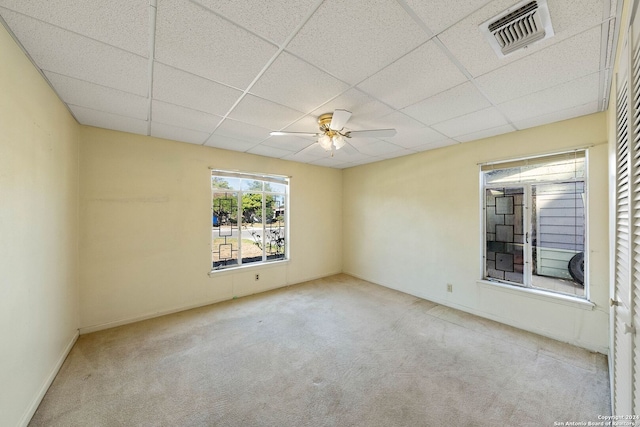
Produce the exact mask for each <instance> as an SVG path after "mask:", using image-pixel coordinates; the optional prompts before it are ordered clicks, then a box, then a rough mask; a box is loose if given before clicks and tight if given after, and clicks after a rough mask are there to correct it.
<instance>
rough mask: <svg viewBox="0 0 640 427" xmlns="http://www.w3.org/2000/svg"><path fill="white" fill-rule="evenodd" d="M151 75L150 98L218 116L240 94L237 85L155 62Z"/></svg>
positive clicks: (226, 110)
mask: <svg viewBox="0 0 640 427" xmlns="http://www.w3.org/2000/svg"><path fill="white" fill-rule="evenodd" d="M153 76H154V77H153V97H154V99H158V100H161V101H166V102H170V103H172V104H177V105H182V106H183V107H187V108H191V109H194V110H199V111H204V112H206V113H210V114H216V115H219V116H224V115H225V114H227V112H228V111H229V110H230V109H231V107H232V106H233V104H234V103H235V102H236V101H237V100H238V98H239V97H240V96H241V95H242V92H240V91H239V90H237V89H233V88H230V87H228V86H224V85H221V84H219V83H216V82H212V81H211V80H207V79H204V78H202V77H198V76H194V75H193V74H189V73H186V72H184V71H180V70H176V69H175V68H172V67H168V66H166V65H163V64H159V63H156V64H155V66H154V70H153Z"/></svg>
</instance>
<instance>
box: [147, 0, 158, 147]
mask: <svg viewBox="0 0 640 427" xmlns="http://www.w3.org/2000/svg"><path fill="white" fill-rule="evenodd" d="M157 16H158V0H149V65H148V68H147V73H148V77H149V88H148V92H147V96H148V98H149V104H148V110H147V135H149V136H151V118H152V108H153V66H154V63H155V52H156V18H157Z"/></svg>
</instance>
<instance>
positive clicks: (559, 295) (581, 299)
mask: <svg viewBox="0 0 640 427" xmlns="http://www.w3.org/2000/svg"><path fill="white" fill-rule="evenodd" d="M588 148H589V147H580V148H575V149H569V150H565V151H558V152H551V153H547V154H540V155H532V156H527V157H519V158H510V159H505V160H498V161H490V162H484V163H478V169H479V170H478V176H479V195H480V199H479V202H480V225H481V226H480V269H479V275H480V278H479V279H478V283H479V284H483V285H485V284H489V285H492V286H497V287H499V288H502V289H513V290H514V291H516V292H523V293H525V294H527V295H529V296H533V295H536V294H538V295H541V296H544V297H551V298H553V299H561V300H574V301H576V302H578V303H580V305H583V303H585V304H586V305H589V306H591V305H592V303H591V302H590V301H591V296H590V280H589V279H590V277H589V274H588V271H589V265H590V260H589V234H590V233H589V207H590V201H589V149H588ZM577 152H581V153H584V176H583V177H582V179H581V180H576V181H582V182H583V183H584V251H583V252H584V265H585V269H584V271H585V273H584V296H578V295H570V294H567V293H563V292H560V291H554V290H551V289H544V288H540V287H534V286H533V283H532V280H531V277H532V275H533V267H532V264H531V263H529V264H528V266H527V264H525V269H526V270H527V271H524V272H523V273H524V275H525V276H528V279H527V280H524V282H525V283H522V284H520V283H516V282H512V281H509V280H504V279H503V280H501V279H498V278H492V277H488V275H487V240H486V239H487V217H486V203H487V200H486V190H487V189H490V188H505V187H518V186H520V187H523V188H524V191H525V193H526V194H527V199H526V200H525V201H524V206H525V207H526V210H527V211H528V212H527V213H526V215H525V218H523V222H524V226H525V227H526V226H527V225H530V224H531V215H532V213H531V212H530V211H529V209H530V208H531V197H530V196H531V194H530V191H531V187H532V186H533V185H535V184H541V183H544V184H550V183H559V182H566V180H549V181H509V182H501V183H493V184H486V183H485V182H486V180H485V173H486V172H487V171H486V170H483V168H485V167H488V166H492V167H495V169H508V168H509V167H513V165H514V164H518V163H526V162H527V161H529V160H534V161H535V162H536V163H538V162H540V163H542V162H541V160H544V159H545V158H547V159H549V160H552V159H553V158H554V157H558V156H565V155H570V154H572V153H577ZM529 231H530V230H529ZM527 246H528V248H527ZM531 250H532V244H531V243H525V248H524V252H525V253H527V252H531ZM526 260H527V261H529V262H530V261H531V254H530V253H529V254H528V256H527V258H526Z"/></svg>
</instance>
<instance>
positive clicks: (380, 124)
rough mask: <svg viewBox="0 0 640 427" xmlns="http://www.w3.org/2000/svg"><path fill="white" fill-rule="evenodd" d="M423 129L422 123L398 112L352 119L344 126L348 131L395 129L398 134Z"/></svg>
mask: <svg viewBox="0 0 640 427" xmlns="http://www.w3.org/2000/svg"><path fill="white" fill-rule="evenodd" d="M424 127H425V125H424V123H421V122H419V121H417V120H415V119H413V118H411V117H409V116H407V115H406V114H403V113H401V112H399V111H394V112H392V113H390V114H386V115H384V116H380V117H376V118H373V119H367V120H365V119H363V118H362V117H353V118H352V119H351V120H349V122H348V123H347V126H345V128H346V129H349V130H369V129H396V130H397V131H398V132H399V131H400V130H403V129H422V128H424Z"/></svg>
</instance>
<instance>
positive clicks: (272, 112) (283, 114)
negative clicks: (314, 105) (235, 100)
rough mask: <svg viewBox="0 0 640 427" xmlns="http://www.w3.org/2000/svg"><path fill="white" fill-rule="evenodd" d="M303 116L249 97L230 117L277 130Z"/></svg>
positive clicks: (288, 109) (255, 97)
mask: <svg viewBox="0 0 640 427" xmlns="http://www.w3.org/2000/svg"><path fill="white" fill-rule="evenodd" d="M302 115H303V113H302V112H300V111H296V110H293V109H291V108H289V107H285V106H284V105H280V104H276V103H274V102H271V101H267V100H266V99H262V98H258V97H257V96H252V95H247V96H245V97H244V98H243V99H242V101H240V103H239V104H238V105H237V107H236V108H235V109H234V110H233V111H232V112H231V113H230V114H229V117H231V118H232V119H236V120H240V121H241V122H245V123H250V124H252V125H254V126H260V127H263V128H266V129H272V130H277V129H282V128H283V127H285V126H287V125H288V124H290V123H293V122H295V121H296V120H297V119H299V118H300V117H301V116H302Z"/></svg>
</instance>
